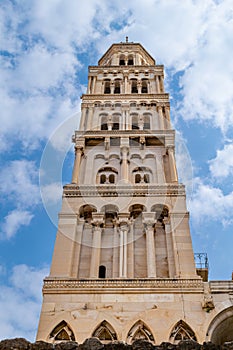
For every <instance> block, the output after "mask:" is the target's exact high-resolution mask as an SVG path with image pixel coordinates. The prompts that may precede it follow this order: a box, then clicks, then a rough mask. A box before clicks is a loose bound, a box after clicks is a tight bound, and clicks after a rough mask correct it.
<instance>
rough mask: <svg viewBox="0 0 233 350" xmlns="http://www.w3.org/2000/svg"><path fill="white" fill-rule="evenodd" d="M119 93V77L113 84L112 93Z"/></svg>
mask: <svg viewBox="0 0 233 350" xmlns="http://www.w3.org/2000/svg"><path fill="white" fill-rule="evenodd" d="M120 93H121V85H120V79H116V80H115V86H114V94H120Z"/></svg>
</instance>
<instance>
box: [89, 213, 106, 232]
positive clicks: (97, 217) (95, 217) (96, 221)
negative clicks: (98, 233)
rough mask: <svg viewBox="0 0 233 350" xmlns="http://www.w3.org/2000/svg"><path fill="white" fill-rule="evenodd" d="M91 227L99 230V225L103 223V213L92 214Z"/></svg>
mask: <svg viewBox="0 0 233 350" xmlns="http://www.w3.org/2000/svg"><path fill="white" fill-rule="evenodd" d="M91 223H92V225H94V226H95V230H99V229H100V225H102V224H103V223H104V214H103V213H92V221H91Z"/></svg>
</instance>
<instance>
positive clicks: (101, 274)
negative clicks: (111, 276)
mask: <svg viewBox="0 0 233 350" xmlns="http://www.w3.org/2000/svg"><path fill="white" fill-rule="evenodd" d="M99 278H106V266H104V265H100V266H99Z"/></svg>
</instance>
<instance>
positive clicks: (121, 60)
mask: <svg viewBox="0 0 233 350" xmlns="http://www.w3.org/2000/svg"><path fill="white" fill-rule="evenodd" d="M119 64H120V66H125V56H123V55H121V56H120V61H119Z"/></svg>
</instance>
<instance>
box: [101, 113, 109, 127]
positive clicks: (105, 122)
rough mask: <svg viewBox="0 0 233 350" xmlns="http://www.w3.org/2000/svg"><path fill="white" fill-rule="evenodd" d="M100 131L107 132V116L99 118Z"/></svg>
mask: <svg viewBox="0 0 233 350" xmlns="http://www.w3.org/2000/svg"><path fill="white" fill-rule="evenodd" d="M101 130H108V116H107V115H103V116H102V117H101Z"/></svg>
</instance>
